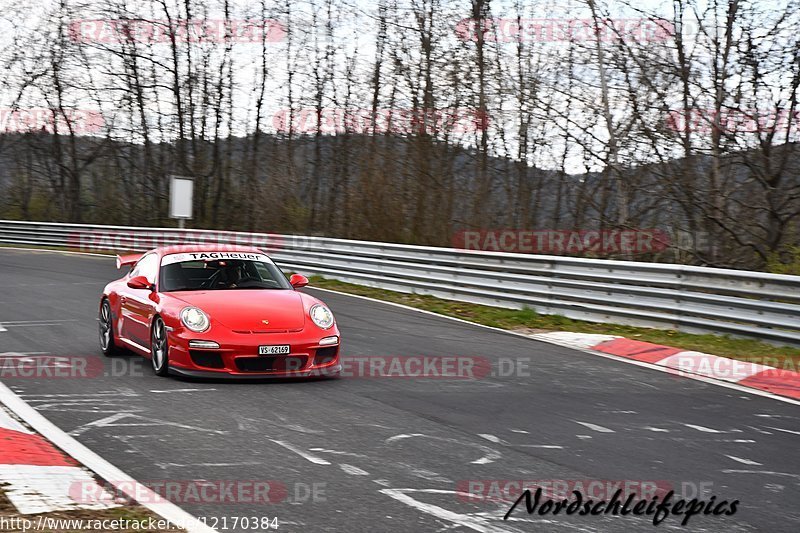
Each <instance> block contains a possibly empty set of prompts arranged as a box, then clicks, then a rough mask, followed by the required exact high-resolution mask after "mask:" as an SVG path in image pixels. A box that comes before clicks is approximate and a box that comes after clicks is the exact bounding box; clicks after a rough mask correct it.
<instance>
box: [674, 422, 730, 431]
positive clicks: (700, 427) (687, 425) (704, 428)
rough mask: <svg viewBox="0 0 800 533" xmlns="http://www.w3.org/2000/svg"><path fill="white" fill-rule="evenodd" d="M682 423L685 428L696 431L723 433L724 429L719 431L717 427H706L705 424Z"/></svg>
mask: <svg viewBox="0 0 800 533" xmlns="http://www.w3.org/2000/svg"><path fill="white" fill-rule="evenodd" d="M683 425H684V426H686V427H687V428H692V429H696V430H697V431H700V432H702V433H725V432H724V431H720V430H718V429H714V428H707V427H705V426H698V425H695V424H683Z"/></svg>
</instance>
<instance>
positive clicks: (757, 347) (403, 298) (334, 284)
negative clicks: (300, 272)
mask: <svg viewBox="0 0 800 533" xmlns="http://www.w3.org/2000/svg"><path fill="white" fill-rule="evenodd" d="M310 281H311V287H312V288H313V287H320V288H322V289H331V290H335V291H341V292H346V293H348V294H357V295H360V296H368V297H370V298H375V299H376V300H384V301H387V302H395V303H399V304H403V305H407V306H409V307H415V308H417V309H424V310H425V311H432V312H434V313H438V314H440V315H446V316H452V317H456V318H461V319H464V320H469V321H470V322H477V323H478V324H483V325H486V326H493V327H496V328H501V329H508V330H512V331H523V332H528V333H543V332H546V331H574V332H578V333H603V334H606V335H619V336H622V337H627V338H629V339H636V340H640V341H645V342H652V343H655V344H664V345H667V346H674V347H675V348H682V349H684V350H694V351H698V352H704V353H708V354H714V355H721V356H725V357H730V358H733V359H738V360H741V361H751V362H754V363H760V364H765V365H770V366H774V367H777V368H782V369H786V370H798V368H800V348H793V347H790V346H783V347H781V346H774V345H772V344H767V343H765V342H761V341H758V340H751V339H734V338H731V337H728V336H720V335H710V334H709V335H696V334H692V333H682V332H679V331H675V330H670V329H653V328H642V327H636V326H624V325H621V324H598V323H595V322H586V321H583V320H573V319H571V318H566V317H563V316H559V315H540V314H538V313H537V312H536V311H534V310H533V309H519V310H516V309H503V308H500V307H491V306H488V305H480V304H471V303H464V302H457V301H454V300H445V299H442V298H437V297H435V296H427V295H420V294H406V293H402V292H395V291H388V290H384V289H376V288H373V287H366V286H364V285H355V284H352V283H344V282H342V281H337V280H333V279H326V278H323V277H321V276H311V278H310Z"/></svg>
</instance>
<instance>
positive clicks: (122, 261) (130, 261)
mask: <svg viewBox="0 0 800 533" xmlns="http://www.w3.org/2000/svg"><path fill="white" fill-rule="evenodd" d="M143 255H144V254H130V255H118V256H117V268H122V267H123V266H131V265H134V264H136V262H137V261H138V260H139V259H141V258H142V256H143Z"/></svg>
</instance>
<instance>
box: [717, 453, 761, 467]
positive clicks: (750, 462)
mask: <svg viewBox="0 0 800 533" xmlns="http://www.w3.org/2000/svg"><path fill="white" fill-rule="evenodd" d="M725 457H727V458H728V459H733V460H734V461H736V462H737V463H742V464H743V465H750V466H764V465H762V464H761V463H758V462H756V461H753V460H752V459H746V458H744V457H736V456H735V455H726V456H725Z"/></svg>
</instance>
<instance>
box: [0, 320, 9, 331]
mask: <svg viewBox="0 0 800 533" xmlns="http://www.w3.org/2000/svg"><path fill="white" fill-rule="evenodd" d="M3 331H8V330H7V329H6V328H4V327H3V323H2V322H0V333H2V332H3Z"/></svg>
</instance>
